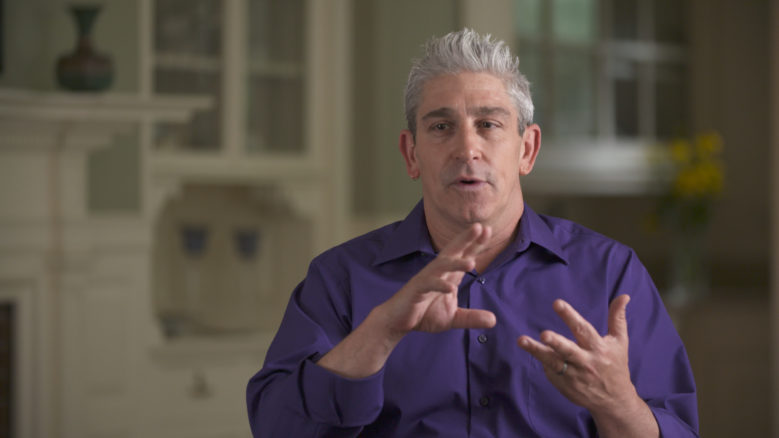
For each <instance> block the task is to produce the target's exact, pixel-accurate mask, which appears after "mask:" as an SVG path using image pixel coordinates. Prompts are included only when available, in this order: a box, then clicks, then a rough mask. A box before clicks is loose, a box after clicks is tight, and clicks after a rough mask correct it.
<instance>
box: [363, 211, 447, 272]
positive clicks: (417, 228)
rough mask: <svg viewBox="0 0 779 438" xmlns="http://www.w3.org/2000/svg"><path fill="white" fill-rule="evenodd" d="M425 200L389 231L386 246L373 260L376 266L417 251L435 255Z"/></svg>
mask: <svg viewBox="0 0 779 438" xmlns="http://www.w3.org/2000/svg"><path fill="white" fill-rule="evenodd" d="M423 202H424V201H422V200H420V201H419V202H418V203H417V205H416V206H415V207H414V209H413V210H411V213H409V214H408V216H406V218H405V219H403V221H401V222H399V223H398V224H397V226H396V227H395V229H394V230H392V231H391V232H390V233H389V235H388V236H387V238H386V239H385V241H384V248H382V250H381V251H379V253H378V255H377V256H376V260H374V262H373V265H374V266H376V265H380V264H382V263H384V262H388V261H390V260H394V259H397V258H401V257H403V256H407V255H409V254H413V253H415V252H421V253H427V254H430V255H435V250H434V249H433V244H432V242H431V240H430V233H428V231H427V222H426V221H425V209H424V206H423V205H424V204H423Z"/></svg>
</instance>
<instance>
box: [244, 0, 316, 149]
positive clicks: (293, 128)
mask: <svg viewBox="0 0 779 438" xmlns="http://www.w3.org/2000/svg"><path fill="white" fill-rule="evenodd" d="M305 3H306V2H305V1H304V0H287V1H283V2H281V1H272V0H249V2H248V6H249V9H248V10H249V13H248V16H247V20H248V22H247V29H248V32H247V33H248V35H247V38H248V44H247V50H248V60H249V62H248V69H249V71H248V75H247V82H248V102H247V111H248V117H247V131H248V132H247V144H246V148H247V150H248V151H249V152H287V153H296V154H297V153H302V152H303V151H305V146H304V144H303V141H304V135H303V133H304V127H305V116H304V113H303V108H304V106H303V96H304V80H303V67H304V63H305V62H304V59H305V56H304V55H305V50H306V47H305V44H304V42H305V31H306V26H305V16H306V8H305Z"/></svg>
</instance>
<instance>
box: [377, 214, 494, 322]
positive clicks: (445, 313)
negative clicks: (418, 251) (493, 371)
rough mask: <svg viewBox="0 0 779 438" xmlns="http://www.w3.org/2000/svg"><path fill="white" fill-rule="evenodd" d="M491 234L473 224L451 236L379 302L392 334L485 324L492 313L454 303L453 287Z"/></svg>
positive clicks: (470, 267) (491, 318)
mask: <svg viewBox="0 0 779 438" xmlns="http://www.w3.org/2000/svg"><path fill="white" fill-rule="evenodd" d="M490 235H491V230H490V228H489V227H485V226H482V225H481V224H473V225H471V226H470V227H469V228H468V229H467V230H465V231H464V232H462V233H460V234H459V235H458V236H457V237H455V239H454V240H452V241H451V242H450V243H449V244H448V245H447V246H446V247H445V248H444V249H442V250H441V252H440V253H439V254H438V256H437V257H436V258H435V260H433V261H432V262H430V263H429V264H428V265H427V266H425V268H423V269H422V270H421V271H419V272H418V273H417V274H416V275H415V276H414V277H412V278H411V280H409V282H408V283H406V285H405V286H403V288H401V289H400V290H399V291H398V292H397V293H396V294H395V295H394V296H393V297H392V298H390V299H389V300H388V301H387V302H385V303H384V304H382V305H381V307H383V310H384V312H383V313H384V315H385V317H386V318H387V320H386V324H387V327H388V329H389V330H391V331H392V332H393V333H394V334H395V335H396V336H403V335H405V334H406V333H408V332H410V331H413V330H418V331H426V332H441V331H444V330H449V329H452V328H489V327H492V326H494V325H495V315H494V314H493V313H492V312H489V311H487V310H480V309H463V308H460V307H458V306H457V289H458V287H459V285H460V281H462V278H463V276H464V275H465V272H467V271H470V270H472V269H473V268H474V267H475V266H476V255H477V254H478V253H479V252H480V251H482V250H483V249H484V246H485V244H486V243H487V242H488V240H489V238H490Z"/></svg>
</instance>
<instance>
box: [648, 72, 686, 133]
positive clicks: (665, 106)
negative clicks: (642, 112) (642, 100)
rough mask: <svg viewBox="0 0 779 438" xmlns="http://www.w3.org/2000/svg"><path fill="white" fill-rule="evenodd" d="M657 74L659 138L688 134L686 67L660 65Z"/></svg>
mask: <svg viewBox="0 0 779 438" xmlns="http://www.w3.org/2000/svg"><path fill="white" fill-rule="evenodd" d="M656 75H657V82H656V83H655V96H656V97H655V99H656V101H657V104H656V105H655V120H656V124H657V125H656V126H657V133H656V134H657V136H658V137H659V138H671V137H676V136H680V135H686V134H687V133H688V132H687V131H688V130H689V128H690V126H689V124H690V122H689V118H688V115H689V113H690V112H689V108H688V106H687V102H688V99H687V97H688V93H689V90H688V86H687V81H686V69H685V68H684V66H681V65H680V66H674V65H660V66H657V70H656Z"/></svg>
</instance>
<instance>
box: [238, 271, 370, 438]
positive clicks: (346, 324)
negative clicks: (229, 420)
mask: <svg viewBox="0 0 779 438" xmlns="http://www.w3.org/2000/svg"><path fill="white" fill-rule="evenodd" d="M323 272H325V271H324V270H323V269H320V268H319V262H318V261H317V260H316V259H315V260H314V262H312V264H311V266H310V267H309V272H308V275H307V276H306V279H305V280H304V281H303V282H302V283H301V284H300V285H298V287H297V288H296V289H295V291H294V292H293V294H292V297H291V299H290V302H289V304H288V306H287V310H286V313H285V315H284V319H283V320H282V323H281V327H280V328H279V330H278V332H277V334H276V337H275V338H274V340H273V342H272V343H271V346H270V348H269V350H268V353H267V355H266V358H265V364H264V365H263V367H262V369H261V370H260V371H259V372H258V373H257V374H255V375H254V377H252V378H251V380H250V381H249V384H248V386H247V391H246V399H247V408H248V413H249V424H250V426H251V430H252V434H253V436H254V437H255V438H259V437H281V436H284V437H286V436H295V437H298V436H300V437H304V436H312V437H313V436H317V437H329V436H337V437H353V436H357V434H359V433H360V431H361V430H362V427H363V426H365V425H367V424H370V423H372V422H373V421H374V420H375V419H376V417H377V416H378V415H379V412H380V411H381V409H382V406H383V399H384V391H383V370H381V371H379V372H378V373H377V374H375V375H373V376H369V377H367V378H364V379H348V378H344V377H341V376H338V375H336V374H333V373H331V372H329V371H327V370H325V369H324V368H322V367H320V366H318V365H317V364H316V362H317V361H318V360H319V358H321V357H322V356H323V355H324V354H326V353H327V352H328V351H330V350H331V349H332V348H333V346H335V345H336V344H337V343H338V342H340V340H341V339H343V338H344V337H345V336H346V335H347V334H348V333H349V332H351V321H350V320H351V318H350V314H349V304H348V303H349V298H348V291H347V290H345V289H344V286H343V283H341V284H339V282H338V281H336V280H334V279H333V278H332V276H329V275H324V274H323Z"/></svg>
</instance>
